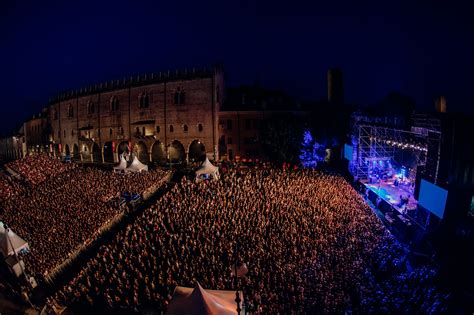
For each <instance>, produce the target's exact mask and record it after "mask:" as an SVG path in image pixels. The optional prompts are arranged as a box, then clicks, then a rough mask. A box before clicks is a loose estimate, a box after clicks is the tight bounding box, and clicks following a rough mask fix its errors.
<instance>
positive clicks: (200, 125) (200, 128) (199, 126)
mask: <svg viewBox="0 0 474 315" xmlns="http://www.w3.org/2000/svg"><path fill="white" fill-rule="evenodd" d="M202 129H203V127H202V124H198V130H199V132H201V131H202Z"/></svg>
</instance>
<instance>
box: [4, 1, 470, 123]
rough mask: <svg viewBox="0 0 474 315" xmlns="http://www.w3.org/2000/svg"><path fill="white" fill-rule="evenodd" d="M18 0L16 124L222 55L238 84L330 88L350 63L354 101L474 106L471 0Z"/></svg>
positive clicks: (320, 94)
mask: <svg viewBox="0 0 474 315" xmlns="http://www.w3.org/2000/svg"><path fill="white" fill-rule="evenodd" d="M167 2H168V3H171V4H167V5H162V4H160V3H161V1H124V2H122V1H113V2H107V1H94V2H88V1H58V2H57V3H53V2H49V1H30V2H29V1H13V0H4V1H1V3H0V62H1V70H0V73H1V79H0V80H1V81H0V92H1V95H2V98H1V103H0V106H1V117H0V131H3V132H4V131H5V130H9V129H11V128H12V127H14V126H15V125H16V124H18V123H20V122H21V121H22V120H23V119H25V118H26V117H29V116H31V115H32V114H34V113H35V112H39V111H40V109H41V108H42V107H43V106H44V105H45V104H46V102H47V100H48V97H49V96H52V95H54V94H56V93H58V92H60V91H62V90H68V89H76V88H80V87H81V86H85V85H90V84H94V83H98V82H101V81H105V80H112V79H120V78H122V77H124V76H129V75H131V74H140V73H146V72H153V71H160V70H168V69H175V68H185V67H187V68H192V67H193V66H205V65H211V64H214V63H216V62H220V63H222V64H223V65H224V67H225V71H226V75H227V85H237V84H245V83H248V84H251V83H253V82H254V81H255V79H256V78H257V77H258V78H259V80H260V82H261V83H262V84H263V85H264V86H267V87H272V88H282V89H284V90H285V91H286V92H287V93H289V94H290V95H293V96H297V97H299V98H302V99H322V98H325V96H326V81H325V80H326V71H327V69H328V68H329V67H333V66H338V67H340V68H342V70H343V71H344V76H345V90H346V100H348V101H349V102H352V103H357V104H373V103H375V102H377V101H378V100H380V99H381V98H382V97H383V96H385V95H386V94H387V93H389V92H391V91H399V92H402V93H404V94H407V95H408V96H411V97H412V98H413V99H414V100H415V101H416V103H417V106H418V107H419V108H421V109H424V108H431V107H432V104H433V98H434V97H435V96H436V95H439V94H443V95H446V96H447V100H448V110H450V111H469V112H473V109H472V106H471V99H472V98H473V97H472V93H471V89H472V87H473V83H474V82H473V80H472V76H473V73H474V65H473V61H472V58H473V57H474V42H473V38H474V34H473V33H472V30H471V29H472V28H473V22H471V21H470V19H471V17H470V16H469V13H470V12H471V11H470V10H469V7H468V5H467V4H455V3H454V2H452V1H445V2H444V4H433V2H428V1H427V2H425V3H421V2H418V3H414V1H411V2H408V3H406V4H400V2H399V1H391V4H389V2H388V1H374V2H373V3H370V4H369V3H367V4H361V3H360V2H359V1H324V3H323V4H316V3H315V2H316V1H288V2H286V3H284V2H281V3H276V1H258V2H257V4H255V3H254V1H248V2H234V1H215V2H202V1H192V2H191V1H190V2H182V1H178V2H175V1H167Z"/></svg>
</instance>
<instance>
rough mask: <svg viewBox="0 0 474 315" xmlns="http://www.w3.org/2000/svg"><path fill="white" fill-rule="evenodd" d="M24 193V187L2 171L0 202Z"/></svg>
mask: <svg viewBox="0 0 474 315" xmlns="http://www.w3.org/2000/svg"><path fill="white" fill-rule="evenodd" d="M22 191H23V186H22V185H21V184H20V182H18V181H17V180H16V179H14V178H12V177H11V176H9V175H7V174H5V173H4V172H2V171H0V201H2V200H4V199H7V198H10V197H12V196H14V195H17V194H19V193H21V192H22Z"/></svg>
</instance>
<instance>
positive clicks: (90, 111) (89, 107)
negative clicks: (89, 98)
mask: <svg viewBox="0 0 474 315" xmlns="http://www.w3.org/2000/svg"><path fill="white" fill-rule="evenodd" d="M87 114H88V115H92V114H94V103H92V102H89V103H87Z"/></svg>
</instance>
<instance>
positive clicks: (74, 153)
mask: <svg viewBox="0 0 474 315" xmlns="http://www.w3.org/2000/svg"><path fill="white" fill-rule="evenodd" d="M72 158H73V159H74V161H80V160H81V152H80V151H79V146H78V145H77V144H74V146H73V147H72Z"/></svg>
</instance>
